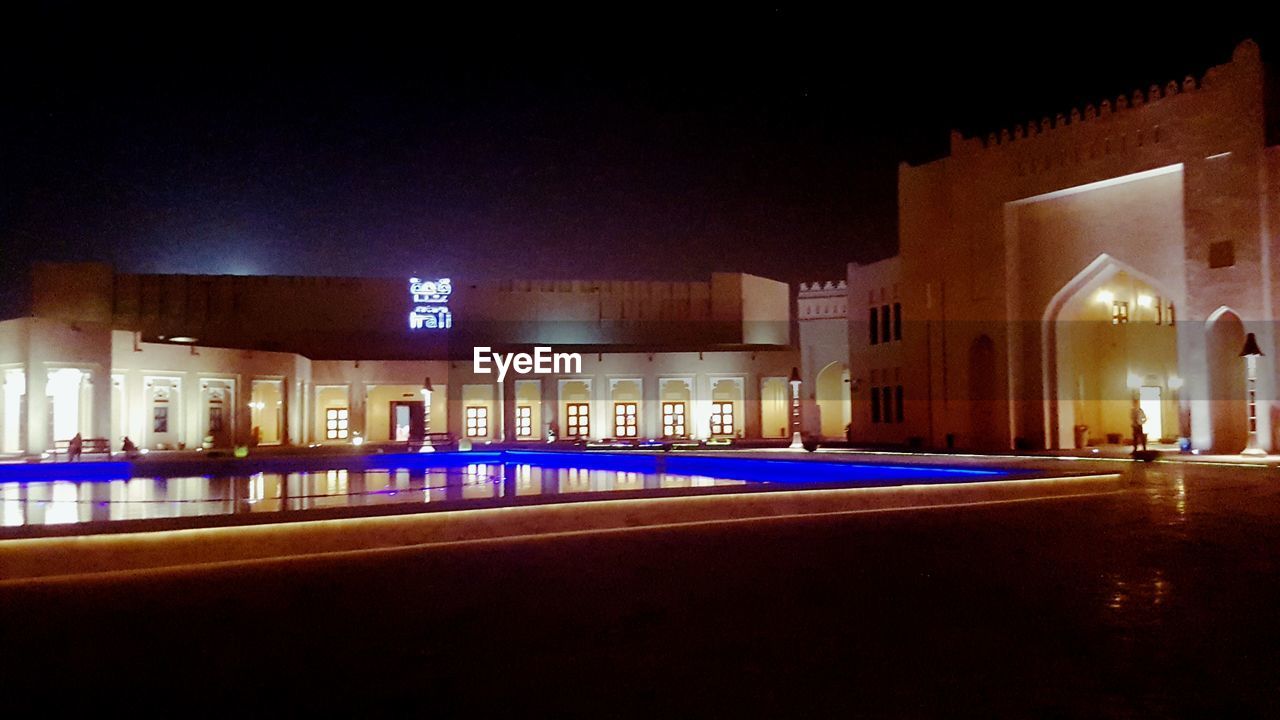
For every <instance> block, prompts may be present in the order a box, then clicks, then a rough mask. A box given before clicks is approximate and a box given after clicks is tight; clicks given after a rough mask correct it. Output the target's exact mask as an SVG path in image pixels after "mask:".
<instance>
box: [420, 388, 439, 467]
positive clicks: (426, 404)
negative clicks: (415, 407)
mask: <svg viewBox="0 0 1280 720" xmlns="http://www.w3.org/2000/svg"><path fill="white" fill-rule="evenodd" d="M433 392H435V388H434V387H432V385H431V376H430V375H428V376H426V377H425V378H423V379H422V446H421V447H419V448H418V452H435V447H433V446H432V445H431V443H430V441H429V438H428V436H429V435H430V434H431V393H433Z"/></svg>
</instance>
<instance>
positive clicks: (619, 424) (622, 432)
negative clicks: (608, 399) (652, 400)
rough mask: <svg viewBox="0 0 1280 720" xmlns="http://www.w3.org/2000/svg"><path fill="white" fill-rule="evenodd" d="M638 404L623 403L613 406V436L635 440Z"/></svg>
mask: <svg viewBox="0 0 1280 720" xmlns="http://www.w3.org/2000/svg"><path fill="white" fill-rule="evenodd" d="M636 432H637V427H636V404H635V403H628V402H621V403H614V404H613V436H614V437H620V438H633V437H635V436H636Z"/></svg>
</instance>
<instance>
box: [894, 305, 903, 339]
mask: <svg viewBox="0 0 1280 720" xmlns="http://www.w3.org/2000/svg"><path fill="white" fill-rule="evenodd" d="M893 339H894V340H901V339H902V303H894V304H893Z"/></svg>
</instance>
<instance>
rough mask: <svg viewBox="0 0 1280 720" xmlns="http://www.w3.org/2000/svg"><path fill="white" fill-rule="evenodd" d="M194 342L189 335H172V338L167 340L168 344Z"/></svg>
mask: <svg viewBox="0 0 1280 720" xmlns="http://www.w3.org/2000/svg"><path fill="white" fill-rule="evenodd" d="M195 341H196V339H195V338H193V337H191V336H190V335H174V336H173V337H171V338H169V342H176V343H193V342H195Z"/></svg>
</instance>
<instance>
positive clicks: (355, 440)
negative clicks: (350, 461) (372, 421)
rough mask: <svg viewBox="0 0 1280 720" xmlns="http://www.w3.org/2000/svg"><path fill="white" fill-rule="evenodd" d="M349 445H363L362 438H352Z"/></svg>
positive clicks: (356, 436) (357, 436)
mask: <svg viewBox="0 0 1280 720" xmlns="http://www.w3.org/2000/svg"><path fill="white" fill-rule="evenodd" d="M351 444H352V445H355V446H356V447H360V446H361V445H363V444H364V438H363V437H362V436H360V435H355V436H354V437H352V438H351Z"/></svg>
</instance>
